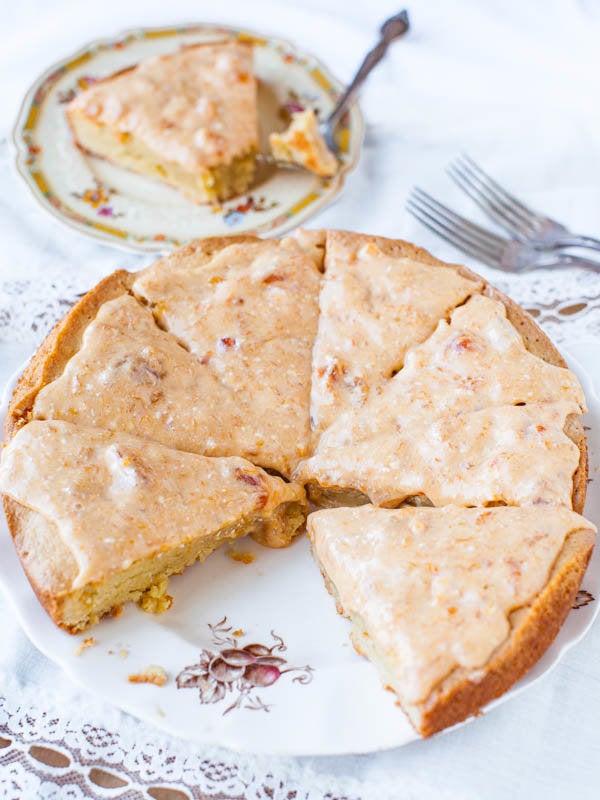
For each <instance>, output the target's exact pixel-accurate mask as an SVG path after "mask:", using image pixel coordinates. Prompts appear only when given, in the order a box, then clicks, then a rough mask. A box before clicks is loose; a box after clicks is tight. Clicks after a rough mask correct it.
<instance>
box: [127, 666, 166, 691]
mask: <svg viewBox="0 0 600 800" xmlns="http://www.w3.org/2000/svg"><path fill="white" fill-rule="evenodd" d="M168 679H169V676H168V675H167V673H166V672H165V670H164V669H163V668H162V667H159V666H158V665H156V664H152V665H151V666H149V667H146V668H145V669H142V670H140V671H139V672H135V673H133V674H132V675H129V677H128V680H129V683H152V684H154V686H164V685H165V683H166V682H167V681H168Z"/></svg>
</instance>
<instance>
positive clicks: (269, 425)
mask: <svg viewBox="0 0 600 800" xmlns="http://www.w3.org/2000/svg"><path fill="white" fill-rule="evenodd" d="M321 238H322V234H319V233H315V234H313V235H312V236H311V235H310V234H309V233H308V232H305V233H303V234H301V235H300V237H299V238H298V239H296V238H287V239H283V240H279V241H277V240H264V241H263V240H260V239H251V238H250V237H245V239H244V240H243V241H240V242H237V241H235V240H232V239H230V240H223V247H221V248H220V249H218V250H216V251H215V250H214V249H213V248H210V247H209V248H208V249H207V247H206V245H205V243H204V242H198V243H195V244H193V245H191V246H190V247H188V248H184V249H182V250H180V251H177V252H176V253H174V254H173V255H171V256H167V257H166V258H164V259H161V260H160V261H158V262H156V263H155V264H153V265H151V266H150V267H148V269H146V270H144V271H143V272H141V273H140V274H139V275H138V276H137V278H136V280H135V282H134V284H133V291H134V293H135V294H136V295H137V296H138V297H139V298H140V299H141V300H142V301H143V302H145V303H147V304H148V305H149V307H150V308H151V309H152V312H153V314H154V316H155V318H156V320H157V322H158V324H159V325H160V326H161V327H162V328H164V329H165V330H167V331H169V332H170V333H171V334H173V336H175V337H176V339H177V340H178V341H179V342H180V343H181V344H182V345H183V346H184V347H186V348H187V349H188V350H189V351H190V353H191V354H192V355H193V356H195V358H196V359H197V360H198V361H199V362H200V363H201V364H202V365H204V366H205V367H206V368H207V369H208V370H209V371H210V372H211V374H213V375H214V376H215V377H216V379H218V381H219V382H220V383H221V384H222V385H223V386H224V387H226V388H227V390H229V391H231V392H232V393H233V395H234V396H235V399H236V403H238V404H239V408H240V410H242V409H243V413H244V417H245V418H242V419H241V420H240V427H241V428H242V429H243V428H245V427H251V428H253V429H256V430H258V427H259V426H262V428H263V429H264V435H263V436H262V437H261V438H260V441H259V443H257V445H256V453H257V454H256V455H254V456H252V454H250V455H251V457H252V458H253V460H255V461H257V462H258V463H259V464H261V466H265V467H272V468H274V469H278V470H279V471H280V472H282V473H283V474H285V475H289V473H290V471H291V470H292V469H293V468H294V466H295V465H296V464H297V463H298V462H299V461H300V459H302V458H303V457H305V456H306V455H307V454H308V453H309V452H310V450H311V431H310V421H309V402H310V375H311V358H312V349H313V344H314V340H315V336H316V332H317V324H318V312H319V309H318V295H319V287H320V282H321V273H320V259H321V257H322V254H321V251H320V249H319V247H318V241H319V239H321ZM274 449H279V451H280V453H281V458H280V460H279V461H277V462H276V461H275V459H274V458H272V459H271V461H270V463H269V462H267V461H266V460H265V459H264V458H263V457H262V453H263V451H264V452H271V451H273V450H274Z"/></svg>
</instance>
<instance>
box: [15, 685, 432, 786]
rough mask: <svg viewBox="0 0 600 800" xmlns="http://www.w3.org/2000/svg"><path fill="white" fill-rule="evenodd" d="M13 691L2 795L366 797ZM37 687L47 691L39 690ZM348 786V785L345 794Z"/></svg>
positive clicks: (116, 717)
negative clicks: (62, 709) (60, 710)
mask: <svg viewBox="0 0 600 800" xmlns="http://www.w3.org/2000/svg"><path fill="white" fill-rule="evenodd" d="M5 691H6V696H5V695H0V800H29V799H30V798H31V800H33V798H44V800H66V799H67V798H68V800H80V798H94V800H104V799H105V798H111V800H148V798H154V800H192V798H193V800H204V799H205V798H210V799H211V800H225V798H227V800H237V798H252V800H360V797H361V793H360V791H361V790H360V787H359V786H358V784H357V782H356V781H354V780H352V779H350V780H349V781H348V782H347V783H348V786H350V787H351V788H350V789H349V793H343V794H340V793H339V791H340V790H339V785H340V781H339V778H336V779H335V784H336V787H337V788H336V790H335V791H334V790H332V787H331V783H332V782H328V780H327V778H326V777H322V776H319V775H317V774H307V772H309V773H312V770H308V771H307V770H306V769H304V768H303V767H302V766H298V765H297V762H296V763H295V765H294V766H292V765H291V764H290V765H289V766H287V767H286V766H283V767H280V768H278V769H269V767H268V760H267V759H264V758H263V759H257V758H256V757H255V756H253V757H251V758H249V757H246V756H244V755H234V756H233V757H232V754H231V753H229V752H227V751H225V750H220V749H219V748H216V747H202V748H198V747H197V746H196V747H195V746H194V745H192V744H190V743H187V742H179V741H177V740H175V741H174V740H172V739H170V738H169V737H167V736H166V735H163V734H160V733H159V732H154V731H149V730H148V729H147V728H145V727H143V726H142V725H140V724H139V723H138V722H136V721H135V720H133V719H132V718H130V717H128V716H126V715H124V714H121V713H120V712H118V711H116V710H114V709H109V710H106V709H105V708H103V709H102V712H101V714H100V716H101V717H102V718H103V721H102V722H99V721H97V720H95V719H94V716H95V715H94V713H90V712H89V703H87V702H86V706H88V707H87V708H86V716H85V718H84V717H79V716H78V715H77V714H76V713H75V712H74V711H73V710H72V709H71V710H70V711H69V714H68V715H66V714H64V713H61V714H60V715H59V713H58V711H57V710H56V709H57V708H58V698H55V697H51V696H50V695H48V697H45V698H38V702H35V701H34V700H32V698H31V697H30V696H27V697H25V696H24V695H23V690H22V689H21V690H19V688H18V687H15V686H13V687H11V691H7V690H6V689H5ZM36 691H37V692H38V693H39V687H38V689H37V690H36ZM27 694H28V695H29V694H30V692H29V691H28V692H27ZM19 695H20V696H19ZM8 696H10V697H11V698H13V699H8ZM15 698H19V699H18V700H17V699H15ZM48 709H52V711H49V710H48ZM174 745H175V746H174ZM280 761H281V760H280ZM285 761H287V760H285ZM292 773H295V775H294V774H292ZM328 783H329V785H328ZM307 785H309V786H311V787H312V788H310V789H307V788H306V786H307ZM302 787H303V788H302ZM346 790H347V787H344V788H343V792H346ZM381 796H382V797H383V796H384V795H383V794H382V795H381ZM402 797H403V798H407V799H410V798H413V797H415V798H416V797H418V794H417V793H416V790H415V792H413V791H411V790H410V789H409V790H408V792H407V793H406V794H403V795H402Z"/></svg>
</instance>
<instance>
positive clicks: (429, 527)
mask: <svg viewBox="0 0 600 800" xmlns="http://www.w3.org/2000/svg"><path fill="white" fill-rule="evenodd" d="M308 531H309V536H310V539H311V542H312V548H313V552H314V555H315V558H316V560H317V562H318V564H319V566H320V568H321V570H322V572H323V575H324V577H325V581H326V584H327V587H328V589H329V591H330V592H331V594H332V595H333V597H334V598H335V601H336V604H337V608H338V611H339V612H340V613H342V614H344V615H345V616H347V617H349V618H350V619H351V620H352V639H353V642H354V645H355V647H356V649H357V650H358V652H360V653H362V654H364V655H366V656H367V657H368V658H369V659H371V660H372V661H373V663H374V664H375V666H376V667H377V669H378V670H379V672H380V674H381V677H382V681H383V682H384V684H385V685H386V686H387V687H388V688H390V689H391V690H393V691H394V692H395V693H396V695H397V696H398V699H399V701H400V704H401V706H402V707H403V709H404V711H405V712H406V713H407V715H408V717H409V719H410V720H411V722H412V724H413V725H414V727H415V728H416V729H417V731H418V732H419V733H421V734H422V735H423V736H430V735H432V734H433V733H436V732H437V731H439V730H442V729H443V728H446V727H449V726H451V725H454V724H455V723H457V722H460V721H462V720H463V719H465V718H466V717H468V716H469V715H471V714H474V713H477V712H478V711H479V710H480V709H481V708H482V707H483V706H484V705H485V704H486V703H488V702H489V701H490V700H492V699H493V698H495V697H498V696H499V695H500V694H502V693H503V692H505V691H506V690H507V689H508V688H509V687H510V686H511V685H512V684H513V683H514V682H515V681H516V680H518V679H519V678H520V677H521V676H522V675H523V674H524V673H525V672H526V671H527V670H528V669H529V668H530V667H531V666H532V665H533V664H534V663H535V662H536V661H537V660H538V659H539V658H540V656H541V655H542V654H543V653H544V652H545V650H546V649H547V647H548V646H549V645H550V643H551V642H552V640H553V639H554V637H555V635H556V633H557V632H558V630H559V628H560V626H561V624H562V623H563V621H564V619H565V617H566V615H567V614H568V612H569V610H570V608H571V606H572V604H573V601H574V598H575V595H576V593H577V590H578V588H579V584H580V581H581V578H582V576H583V574H584V572H585V569H586V566H587V563H588V560H589V557H590V554H591V551H592V548H593V543H594V531H595V528H594V526H593V525H592V524H591V523H589V522H587V521H586V520H585V519H584V518H583V517H580V516H579V515H577V514H575V513H574V512H572V511H568V510H566V509H561V508H554V507H551V506H545V507H529V508H509V507H504V508H493V509H485V510H483V509H462V508H456V507H453V506H446V507H445V508H435V509H434V508H403V509H397V510H389V509H380V508H375V507H373V506H362V507H361V508H354V509H342V508H340V509H331V510H326V511H319V512H317V513H315V514H311V515H310V516H309V520H308Z"/></svg>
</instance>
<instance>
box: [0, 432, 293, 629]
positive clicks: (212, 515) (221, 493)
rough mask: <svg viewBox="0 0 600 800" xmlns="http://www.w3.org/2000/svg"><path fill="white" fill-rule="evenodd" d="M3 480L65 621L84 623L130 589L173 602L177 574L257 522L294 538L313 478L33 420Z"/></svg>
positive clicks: (113, 609) (267, 539)
mask: <svg viewBox="0 0 600 800" xmlns="http://www.w3.org/2000/svg"><path fill="white" fill-rule="evenodd" d="M0 490H1V491H2V492H3V493H4V495H5V509H6V514H7V518H8V521H9V526H10V529H11V532H12V534H13V537H14V541H15V547H16V549H17V553H18V555H19V558H20V559H21V562H22V563H23V566H24V568H25V571H26V573H27V575H28V577H29V580H30V582H31V584H32V586H33V588H34V590H35V592H36V593H37V595H38V597H39V598H40V601H41V602H42V604H43V605H44V607H45V608H46V611H47V612H48V613H49V614H50V616H51V617H52V619H53V620H54V622H56V624H57V625H60V626H61V627H62V628H65V629H66V630H68V631H70V632H71V633H75V632H77V631H81V630H84V629H85V628H87V627H89V626H90V625H93V624H95V623H96V622H97V621H98V620H99V619H100V618H101V617H102V616H104V615H106V614H115V613H118V611H119V610H120V608H121V607H122V605H123V604H124V603H126V602H128V601H131V600H133V601H136V602H138V603H139V604H140V605H141V607H142V608H144V609H145V610H148V611H163V610H166V609H167V608H168V607H169V605H170V602H171V600H170V598H169V597H168V595H167V594H166V589H167V582H168V578H169V576H170V575H172V574H174V573H179V572H182V571H183V570H184V569H185V568H186V567H187V566H189V565H190V564H193V563H194V562H195V561H198V560H200V561H202V560H204V559H205V558H206V557H207V556H208V555H209V554H210V553H211V552H212V551H213V550H215V549H216V548H217V547H218V546H219V545H221V544H222V543H223V542H226V541H231V540H233V539H237V538H239V537H240V536H244V535H246V534H252V535H253V536H254V537H255V538H256V539H258V540H259V541H261V542H263V543H266V544H274V545H281V544H283V543H286V542H288V543H289V542H290V541H291V539H292V537H293V536H294V535H296V534H297V533H299V532H300V529H301V527H302V525H303V522H304V518H305V515H306V510H307V505H306V500H305V495H304V491H303V489H302V488H301V487H300V486H298V485H297V484H292V483H285V482H284V481H283V480H282V479H281V478H277V477H272V476H270V475H268V474H267V473H266V472H263V470H261V469H260V468H259V467H255V466H254V465H252V464H250V463H249V462H248V461H245V460H244V459H242V458H235V457H233V458H207V457H205V456H199V455H196V454H193V453H186V452H183V451H180V450H172V449H170V448H168V447H165V446H163V445H161V444H158V443H156V442H150V441H146V440H143V439H138V438H137V437H134V436H130V435H128V434H124V433H113V432H110V431H106V430H99V429H97V428H86V427H83V426H81V425H73V424H71V423H69V422H62V421H42V420H33V421H32V422H30V423H28V424H27V425H25V426H24V427H23V428H22V429H21V430H20V431H19V432H18V433H17V434H16V435H15V436H14V438H13V439H12V440H11V441H10V443H9V444H8V445H7V446H6V448H5V450H4V452H3V455H2V463H1V466H0Z"/></svg>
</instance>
